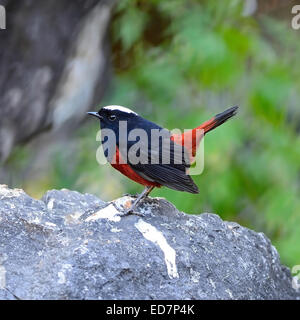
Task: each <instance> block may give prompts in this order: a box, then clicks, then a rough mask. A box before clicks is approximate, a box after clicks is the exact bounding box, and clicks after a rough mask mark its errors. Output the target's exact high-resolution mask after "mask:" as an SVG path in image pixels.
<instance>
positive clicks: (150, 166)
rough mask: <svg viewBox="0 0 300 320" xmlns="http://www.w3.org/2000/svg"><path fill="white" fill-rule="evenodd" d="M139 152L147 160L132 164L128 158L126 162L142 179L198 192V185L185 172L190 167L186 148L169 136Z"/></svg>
mask: <svg viewBox="0 0 300 320" xmlns="http://www.w3.org/2000/svg"><path fill="white" fill-rule="evenodd" d="M166 146H167V147H166ZM145 150H147V151H145ZM163 150H164V151H163ZM140 152H141V153H145V155H144V156H145V157H146V158H148V160H149V162H148V163H135V164H133V163H131V162H130V160H129V161H128V164H129V165H130V166H131V168H132V169H133V170H134V171H135V172H136V173H138V174H139V175H140V176H142V177H143V178H144V179H146V180H148V181H155V182H157V183H159V184H161V185H163V186H166V187H168V188H171V189H174V190H178V191H186V192H190V193H199V190H198V187H197V186H196V185H195V183H194V181H193V180H192V178H191V177H190V176H189V175H188V174H187V173H186V170H187V168H189V167H190V163H189V154H188V152H187V150H186V149H185V148H184V147H182V146H179V145H178V144H176V143H175V142H174V141H173V140H171V139H170V137H169V138H168V137H166V138H165V139H162V140H161V141H160V143H159V145H155V146H153V145H152V146H151V148H147V149H145V148H144V149H141V150H140ZM166 160H167V161H166ZM168 160H169V161H168Z"/></svg>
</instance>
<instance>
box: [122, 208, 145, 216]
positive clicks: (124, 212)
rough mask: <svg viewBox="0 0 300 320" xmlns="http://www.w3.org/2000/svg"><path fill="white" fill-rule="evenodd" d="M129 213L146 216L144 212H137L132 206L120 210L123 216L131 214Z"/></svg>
mask: <svg viewBox="0 0 300 320" xmlns="http://www.w3.org/2000/svg"><path fill="white" fill-rule="evenodd" d="M129 215H136V216H139V217H145V215H144V214H142V213H140V212H136V211H134V210H132V209H131V208H129V209H125V210H124V211H123V212H120V216H121V217H125V216H129Z"/></svg>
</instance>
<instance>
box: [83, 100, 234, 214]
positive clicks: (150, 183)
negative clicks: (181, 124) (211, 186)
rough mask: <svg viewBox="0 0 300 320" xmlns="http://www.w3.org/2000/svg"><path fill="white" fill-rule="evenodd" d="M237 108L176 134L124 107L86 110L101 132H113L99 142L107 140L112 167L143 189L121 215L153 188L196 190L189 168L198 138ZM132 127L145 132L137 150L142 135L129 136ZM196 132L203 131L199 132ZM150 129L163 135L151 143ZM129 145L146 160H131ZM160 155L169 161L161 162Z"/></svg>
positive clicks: (190, 191)
mask: <svg viewBox="0 0 300 320" xmlns="http://www.w3.org/2000/svg"><path fill="white" fill-rule="evenodd" d="M237 110H238V106H234V107H231V108H229V109H227V110H225V111H224V112H222V113H219V114H217V115H216V116H214V117H212V118H211V119H210V120H208V121H205V122H204V123H202V124H201V125H200V126H198V127H196V128H194V129H192V130H189V131H185V132H184V133H175V134H173V133H172V132H170V131H169V130H167V129H165V128H163V127H161V126H159V125H158V124H156V123H154V122H151V121H149V120H147V119H145V118H143V117H142V116H140V115H139V114H138V113H136V112H135V111H133V110H131V109H129V108H127V107H123V106H119V105H109V106H104V107H102V108H101V109H100V110H99V111H98V112H87V113H88V115H91V116H93V117H96V118H97V119H98V120H100V128H101V134H102V132H105V130H110V131H111V132H113V133H114V135H115V139H112V140H113V141H112V142H108V141H107V140H108V139H106V141H105V138H106V137H104V134H102V144H104V143H105V142H108V148H107V150H105V152H104V154H105V156H106V158H107V160H108V162H109V163H110V164H111V166H112V167H113V168H114V169H116V170H118V171H119V172H121V173H122V174H123V175H125V176H126V177H128V178H129V179H131V180H133V181H135V182H137V183H139V184H141V185H143V186H144V190H143V192H142V193H141V194H140V195H138V196H137V198H136V199H135V201H134V202H133V203H132V205H131V206H130V207H129V208H128V209H126V210H125V212H124V215H127V214H131V213H134V210H135V208H136V207H137V205H138V204H139V202H140V201H141V200H142V199H144V198H145V197H147V196H148V195H149V194H150V192H151V191H152V190H153V189H154V188H160V187H168V188H170V189H173V190H176V191H183V192H189V193H193V194H197V193H199V189H198V187H197V185H196V184H195V183H194V181H193V180H192V178H191V176H190V175H189V173H188V172H189V171H188V170H189V168H190V167H191V165H192V164H193V162H194V161H195V155H196V152H197V149H198V147H199V144H200V141H201V139H202V138H203V136H204V135H206V134H207V133H208V132H210V131H212V130H214V129H215V128H217V127H219V126H220V125H222V124H223V123H224V122H226V121H227V120H229V119H230V118H232V117H233V116H234V115H236V113H237ZM120 124H123V125H124V124H126V127H124V130H125V131H124V130H123V129H122V130H123V131H122V132H121V126H120ZM135 129H138V130H140V129H142V130H143V132H145V134H146V138H145V137H144V140H143V141H142V142H141V141H140V144H139V146H140V148H137V149H134V145H135V144H136V143H137V142H139V139H142V136H141V137H140V138H139V139H136V140H134V139H129V137H130V133H132V132H134V130H135ZM199 131H200V132H201V133H202V134H200V135H199V134H198V132H199ZM151 132H160V133H163V134H161V136H160V138H159V139H158V140H157V139H156V143H153V141H151V138H153V137H152V135H151ZM145 139H146V140H145ZM152 140H153V139H152ZM151 143H152V144H151ZM167 145H168V146H169V147H168V148H166V150H167V152H164V147H165V146H167ZM141 146H142V147H141ZM131 148H133V150H135V151H136V152H135V154H136V155H138V156H139V159H144V160H146V161H136V159H135V161H133V160H132V157H130V152H129V151H130V149H131ZM163 158H165V159H168V160H169V161H168V162H166V161H163V160H164V159H163Z"/></svg>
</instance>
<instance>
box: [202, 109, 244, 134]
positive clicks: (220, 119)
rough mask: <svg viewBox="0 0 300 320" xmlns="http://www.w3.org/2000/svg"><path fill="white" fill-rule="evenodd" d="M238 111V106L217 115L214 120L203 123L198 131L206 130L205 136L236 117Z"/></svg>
mask: <svg viewBox="0 0 300 320" xmlns="http://www.w3.org/2000/svg"><path fill="white" fill-rule="evenodd" d="M237 109H238V107H237V106H236V107H232V108H229V109H227V110H225V111H224V112H222V113H219V114H217V115H216V116H214V117H213V118H212V119H210V120H208V121H206V122H204V123H202V124H201V126H199V127H197V128H196V129H202V130H204V134H206V133H207V132H209V131H211V130H213V129H215V128H217V127H218V126H220V125H221V124H223V123H224V122H226V121H227V120H229V119H230V118H231V117H233V116H234V115H236V113H237Z"/></svg>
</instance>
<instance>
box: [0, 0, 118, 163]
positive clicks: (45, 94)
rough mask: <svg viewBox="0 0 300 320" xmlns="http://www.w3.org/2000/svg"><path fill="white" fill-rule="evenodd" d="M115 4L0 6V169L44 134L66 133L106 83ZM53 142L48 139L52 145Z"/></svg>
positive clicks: (27, 1)
mask: <svg viewBox="0 0 300 320" xmlns="http://www.w3.org/2000/svg"><path fill="white" fill-rule="evenodd" d="M114 2H115V1H114V0H77V1H69V0H60V1H33V0H23V1H19V0H2V1H1V5H3V6H4V7H5V9H6V13H7V19H6V20H7V28H6V30H1V34H0V44H1V50H0V69H1V73H0V92H1V94H0V113H1V117H0V162H1V161H2V162H3V161H5V160H6V159H7V158H8V156H9V155H10V153H11V151H12V149H13V147H14V146H15V145H17V144H19V143H24V142H27V141H29V140H30V139H32V138H33V137H36V136H37V135H39V134H41V133H42V132H44V131H45V130H49V129H50V128H52V130H51V131H50V133H51V134H53V135H54V133H55V132H56V131H63V132H65V131H66V132H68V133H69V136H70V133H71V132H73V130H74V128H76V127H78V124H79V123H80V121H82V120H83V119H85V118H86V115H85V111H89V108H91V106H93V105H96V104H98V103H99V101H100V100H101V98H102V96H103V94H104V93H105V90H106V87H107V85H108V82H109V78H110V58H109V57H110V52H109V47H110V46H109V43H108V32H107V30H108V25H109V21H110V16H111V9H112V6H113V4H114ZM54 139H55V138H54Z"/></svg>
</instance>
